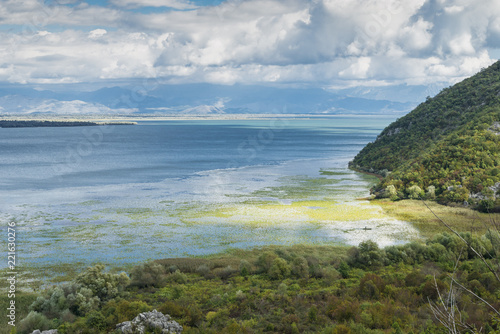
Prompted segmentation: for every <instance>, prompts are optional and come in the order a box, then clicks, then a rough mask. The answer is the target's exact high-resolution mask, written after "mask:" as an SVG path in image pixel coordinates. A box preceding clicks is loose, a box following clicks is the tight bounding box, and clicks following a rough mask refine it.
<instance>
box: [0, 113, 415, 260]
mask: <svg viewBox="0 0 500 334" xmlns="http://www.w3.org/2000/svg"><path fill="white" fill-rule="evenodd" d="M392 120H393V119H392V118H381V117H379V116H378V117H335V118H333V117H332V118H325V119H315V120H307V119H302V120H284V119H279V120H264V121H255V120H238V121H236V120H231V121H208V120H200V121H161V122H160V121H157V122H140V123H139V125H136V126H107V127H68V128H20V129H0V175H1V176H2V177H1V178H0V198H1V203H0V219H2V228H4V227H5V226H6V222H7V221H9V220H16V221H17V223H18V244H19V246H18V248H19V252H18V258H19V259H18V261H19V263H20V264H21V265H28V266H36V265H40V266H43V265H57V264H64V263H70V262H82V263H94V262H104V263H135V262H138V261H143V260H147V259H156V258H165V257H174V256H189V255H202V254H209V253H215V252H220V251H222V250H224V249H227V248H231V247H242V248H250V247H255V246H261V245H266V244H293V243H319V244H321V243H331V242H336V243H343V244H356V243H358V242H359V241H360V240H365V239H367V238H374V236H373V235H372V236H370V235H368V233H367V232H366V231H364V232H363V231H360V226H361V227H364V226H372V225H373V226H379V227H380V228H379V229H378V231H380V233H382V234H383V235H382V234H381V235H378V236H375V238H376V239H378V241H379V243H381V244H382V245H386V244H393V243H397V242H403V241H404V240H405V238H404V237H402V238H400V239H398V238H395V237H394V233H400V234H405V233H406V234H408V233H410V234H412V233H413V234H414V233H415V231H414V230H412V229H411V227H409V225H408V224H406V223H404V222H399V221H394V220H390V219H388V218H383V217H382V218H381V217H380V213H379V212H378V213H377V212H375V211H376V208H375V209H373V210H374V211H373V212H374V213H373V217H372V216H369V217H367V214H366V212H365V211H366V208H365V207H361V206H360V205H361V204H360V203H359V201H356V200H355V198H357V197H362V196H366V195H367V194H368V193H369V187H370V186H371V185H373V182H374V180H373V178H370V177H367V176H365V175H361V174H358V173H354V172H352V171H349V170H348V169H347V163H348V161H349V160H350V159H352V158H353V157H354V155H356V153H357V152H358V151H359V150H361V149H362V148H363V146H364V145H366V144H367V143H368V142H370V141H373V140H374V139H375V138H376V136H377V134H378V133H380V131H381V130H382V129H383V128H384V127H385V126H387V125H388V124H389V123H390V122H391V121H392ZM298 203H303V205H302V204H300V205H298V206H297V204H298ZM328 203H330V204H328ZM332 203H335V205H338V206H335V207H333V206H332V205H333V204H332ZM346 205H347V206H346ZM346 208H347V209H346ZM349 208H354V211H353V212H357V211H356V210H358V209H359V210H361V211H360V213H359V217H360V218H359V219H356V218H354V219H353V218H352V217H351V216H348V213H345V212H344V211H345V210H349ZM323 209H324V210H323ZM311 210H316V211H315V213H314V214H313V213H311ZM370 210H371V209H370ZM316 212H317V214H316ZM363 233H364V234H363ZM2 242H5V241H3V240H2ZM1 246H2V247H3V246H4V244H2V245H1Z"/></svg>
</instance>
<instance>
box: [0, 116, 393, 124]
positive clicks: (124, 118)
mask: <svg viewBox="0 0 500 334" xmlns="http://www.w3.org/2000/svg"><path fill="white" fill-rule="evenodd" d="M375 116H377V117H386V118H390V119H392V118H394V115H372V114H359V115H351V114H335V115H330V114H212V115H211V114H191V115H189V114H162V115H158V114H116V115H90V114H88V115H81V114H68V115H64V114H61V115H56V114H54V115H24V114H12V115H2V116H0V121H9V120H17V121H74V122H77V121H89V122H106V121H131V122H140V121H190V120H273V119H335V118H342V117H375Z"/></svg>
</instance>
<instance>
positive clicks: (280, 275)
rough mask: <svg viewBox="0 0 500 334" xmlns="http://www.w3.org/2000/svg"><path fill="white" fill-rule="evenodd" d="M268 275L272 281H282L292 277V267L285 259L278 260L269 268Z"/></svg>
mask: <svg viewBox="0 0 500 334" xmlns="http://www.w3.org/2000/svg"><path fill="white" fill-rule="evenodd" d="M268 275H269V277H270V278H271V279H274V280H280V279H284V278H285V277H288V276H289V275H290V266H289V265H288V263H287V262H286V260H285V259H282V258H276V259H274V261H273V264H272V266H271V268H269V271H268Z"/></svg>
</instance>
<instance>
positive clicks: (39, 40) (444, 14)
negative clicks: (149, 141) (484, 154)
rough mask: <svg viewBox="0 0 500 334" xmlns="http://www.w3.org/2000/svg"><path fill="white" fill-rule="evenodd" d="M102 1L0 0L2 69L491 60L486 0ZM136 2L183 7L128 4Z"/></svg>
mask: <svg viewBox="0 0 500 334" xmlns="http://www.w3.org/2000/svg"><path fill="white" fill-rule="evenodd" d="M112 4H113V5H114V7H99V6H91V5H86V4H83V3H82V4H80V5H78V6H74V7H69V6H63V5H57V6H44V5H42V2H41V1H36V0H26V1H23V2H18V1H14V0H6V1H3V2H2V3H0V20H1V22H3V23H4V24H14V25H19V26H20V27H21V29H17V30H13V31H12V32H6V31H4V32H2V33H0V45H3V46H4V47H3V48H2V49H0V59H1V60H0V62H1V63H0V80H1V81H8V82H34V83H50V82H52V83H64V82H85V81H96V80H109V79H123V80H127V79H132V78H144V77H147V78H151V77H154V78H161V79H162V80H166V81H169V82H195V81H206V82H213V83H224V84H232V83H235V82H245V83H259V82H286V83H289V82H306V83H318V84H320V85H345V86H350V85H352V84H353V83H354V84H360V82H365V83H369V84H371V85H376V84H377V83H378V84H388V83H390V82H394V83H419V84H421V83H423V84H427V83H432V82H437V81H450V82H451V81H454V80H457V78H462V77H465V76H469V75H471V74H473V73H474V72H475V71H477V70H478V69H480V68H481V67H484V66H488V65H489V64H491V63H492V59H490V57H489V55H488V52H487V50H488V49H491V48H497V47H499V46H500V20H499V19H498V17H500V2H498V1H496V0H484V1H481V2H478V1H473V0H448V1H431V0H414V1H409V2H401V1H399V0H317V1H308V0H246V1H241V0H228V1H225V2H223V3H221V4H219V5H218V6H208V7H199V8H196V9H193V8H194V5H193V3H191V2H189V1H180V0H124V1H118V0H112ZM143 6H150V7H159V6H167V7H172V8H176V9H193V10H188V11H166V12H161V11H160V12H155V11H153V12H152V13H151V14H143V13H140V12H135V11H133V10H130V8H132V7H143ZM121 7H125V9H122V8H121ZM52 25H58V26H60V27H64V28H63V29H57V30H51V29H50V27H51V26H52ZM96 26H98V27H99V28H96ZM82 27H88V29H82Z"/></svg>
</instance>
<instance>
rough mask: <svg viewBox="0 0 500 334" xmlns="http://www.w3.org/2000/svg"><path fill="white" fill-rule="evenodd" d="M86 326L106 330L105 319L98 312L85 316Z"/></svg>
mask: <svg viewBox="0 0 500 334" xmlns="http://www.w3.org/2000/svg"><path fill="white" fill-rule="evenodd" d="M86 324H87V326H88V327H89V328H93V329H97V330H103V329H105V328H106V318H104V315H103V314H102V313H101V312H99V311H92V312H90V313H89V314H88V315H87V321H86Z"/></svg>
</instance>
